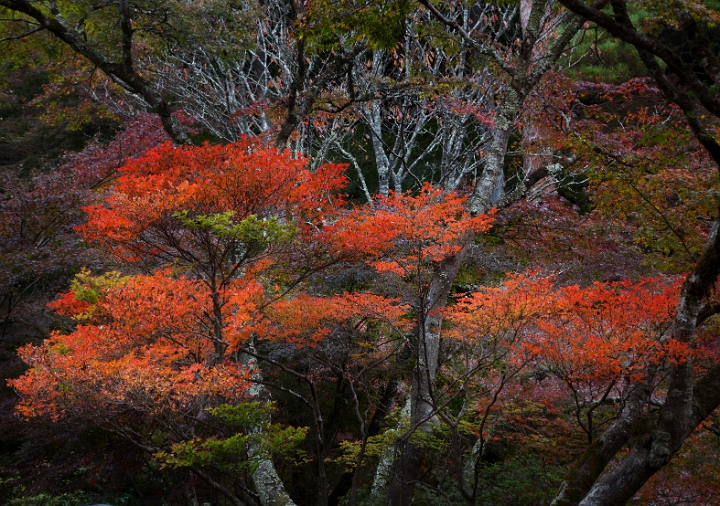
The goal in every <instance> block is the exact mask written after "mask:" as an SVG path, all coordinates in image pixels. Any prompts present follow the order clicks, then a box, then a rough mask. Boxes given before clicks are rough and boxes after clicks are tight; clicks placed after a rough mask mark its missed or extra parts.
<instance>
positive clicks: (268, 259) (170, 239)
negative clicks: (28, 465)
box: [0, 0, 720, 506]
mask: <svg viewBox="0 0 720 506" xmlns="http://www.w3.org/2000/svg"><path fill="white" fill-rule="evenodd" d="M560 3H561V4H564V5H567V6H568V7H569V8H570V9H571V10H573V11H574V12H575V13H576V14H571V13H570V12H568V11H564V10H562V8H561V7H560V6H559V5H556V4H553V3H552V2H547V1H545V0H532V1H530V0H522V1H518V2H500V3H487V4H469V3H464V2H461V3H457V2H450V3H448V2H424V1H421V2H418V3H417V4H415V3H412V2H404V1H402V2H385V3H377V2H370V3H367V2H354V1H342V2H334V3H332V5H330V4H328V3H327V2H324V1H313V2H308V3H305V4H302V5H300V4H298V3H295V2H292V3H291V5H290V8H289V9H287V8H286V7H287V6H286V5H285V4H282V3H281V2H274V1H270V2H262V3H258V4H256V3H254V2H243V3H232V4H228V5H225V4H224V3H217V2H204V3H202V5H201V4H197V5H195V4H193V5H189V4H188V5H186V4H183V3H176V2H140V3H137V2H135V3H127V2H106V3H101V4H97V5H93V6H89V4H87V5H86V4H85V3H75V4H76V5H74V4H73V3H67V2H59V3H57V5H55V4H53V5H51V6H46V5H44V4H41V3H38V2H14V1H12V2H11V1H8V2H1V1H0V4H2V5H3V6H5V10H3V11H2V12H3V15H4V16H5V17H4V18H3V19H2V20H1V22H2V27H0V29H1V30H3V35H2V38H3V43H5V44H11V45H14V46H15V47H20V46H22V48H23V49H22V51H21V53H18V54H20V55H21V56H18V57H17V60H18V61H20V60H23V59H25V56H24V55H26V54H27V55H31V54H33V52H34V51H36V50H37V48H36V46H34V45H33V44H38V43H41V44H42V43H43V42H42V41H48V40H50V39H49V38H48V37H47V33H46V32H47V31H48V30H49V31H50V32H52V33H53V34H54V35H55V36H56V37H59V38H60V39H61V40H64V41H65V42H66V43H68V44H70V46H71V47H72V48H73V49H74V50H75V51H77V52H78V54H80V55H81V57H77V56H74V57H69V56H70V53H69V52H67V51H64V50H63V51H58V52H57V53H56V54H62V55H64V56H63V57H64V58H65V57H68V58H65V60H64V61H63V62H52V64H51V66H50V67H47V69H49V73H48V74H47V75H48V76H50V78H51V82H50V84H49V85H48V86H47V87H46V88H45V94H44V96H43V97H41V98H40V99H39V100H41V101H42V104H47V105H48V107H47V111H46V114H45V115H44V116H45V120H46V121H47V122H49V123H51V124H53V125H57V127H64V126H65V125H70V126H71V127H72V128H76V127H81V126H82V125H90V126H92V125H94V124H95V122H97V121H98V119H99V117H100V116H102V115H107V114H108V113H110V112H112V113H113V114H117V115H118V117H120V118H122V121H123V122H124V123H123V124H122V125H121V128H122V127H124V126H125V125H128V126H127V127H126V128H123V129H122V132H121V133H120V134H119V135H118V136H117V137H116V138H115V139H114V140H112V141H111V142H110V143H109V144H108V145H106V146H103V145H102V143H101V142H99V141H93V142H91V143H90V145H89V146H88V147H87V148H86V149H85V150H84V151H83V152H81V153H79V154H69V155H67V157H66V158H65V160H66V161H65V162H63V163H64V167H62V168H61V169H60V171H55V169H54V168H52V167H49V166H46V167H44V168H43V170H45V171H47V172H48V173H47V174H37V175H35V176H34V179H32V180H22V179H17V178H15V175H14V174H9V173H8V175H7V177H5V176H3V177H5V179H4V181H5V180H6V181H7V182H5V183H3V189H4V190H6V191H5V193H4V194H3V199H4V200H3V201H2V202H1V203H0V209H2V211H3V213H4V214H3V216H5V215H7V216H10V217H11V218H12V219H10V220H3V226H2V228H1V231H2V234H3V237H9V238H11V239H12V240H11V241H10V243H9V244H10V246H11V247H10V248H5V249H2V251H0V253H2V255H3V259H4V260H3V262H4V263H3V264H2V265H3V269H2V270H0V275H3V274H5V273H10V274H12V276H15V277H12V276H10V277H7V279H8V280H9V281H8V282H7V283H5V284H4V286H5V287H6V289H5V291H4V292H3V293H8V294H11V296H10V297H11V299H7V298H6V299H5V302H7V304H8V305H7V307H8V308H10V305H11V302H12V303H14V302H13V301H16V300H18V299H17V295H18V294H19V293H21V291H22V290H23V289H24V286H25V285H24V284H23V283H30V284H32V279H43V280H47V282H48V283H49V284H50V283H52V286H59V285H62V284H63V283H66V282H67V274H71V273H72V272H71V271H73V270H76V269H77V267H79V265H80V263H88V261H89V263H90V265H91V267H92V270H93V272H95V273H97V272H102V271H105V270H108V267H105V265H107V264H108V263H113V265H112V267H110V269H119V270H120V272H121V273H119V272H110V273H106V274H101V275H99V276H97V275H92V274H90V272H89V271H83V272H81V274H80V275H79V276H78V277H77V278H76V280H75V281H74V282H73V283H72V286H71V287H70V290H69V291H65V292H64V293H62V294H61V295H60V298H59V299H58V300H57V301H56V302H55V303H54V304H53V307H54V309H55V310H56V311H58V312H59V313H60V314H62V315H64V317H67V318H70V320H69V321H70V322H71V323H63V326H64V330H63V331H62V332H54V333H52V335H51V336H50V337H49V338H48V339H47V341H46V342H45V343H43V344H40V343H33V345H31V346H26V347H24V348H22V349H21V351H20V353H21V355H22V357H23V359H24V360H25V361H26V362H27V363H28V364H29V365H30V369H29V370H28V372H27V373H26V374H25V375H24V376H22V377H20V378H18V379H15V380H13V382H12V385H13V388H14V389H15V390H16V391H17V392H18V393H20V394H21V401H20V404H19V408H18V409H19V413H21V414H22V415H23V416H25V417H30V418H33V419H50V420H56V423H55V425H54V426H57V427H61V426H63V424H75V425H74V426H76V427H89V426H91V425H93V424H94V425H97V426H99V427H101V428H103V429H105V431H106V432H107V433H111V434H114V435H115V436H113V437H116V438H118V439H120V440H124V441H126V442H130V443H131V445H132V447H133V448H134V450H133V451H137V455H142V457H141V458H142V459H145V464H143V466H144V469H146V470H147V472H148V473H152V474H153V476H156V477H157V478H154V479H157V480H165V479H170V480H171V481H173V480H174V481H175V482H178V483H182V487H181V489H182V490H183V491H184V492H182V493H186V492H187V498H179V495H173V496H172V497H173V499H168V500H170V501H171V502H172V501H180V502H182V501H184V500H187V501H188V502H190V503H193V501H195V502H200V501H201V499H202V500H205V498H207V499H208V500H209V501H211V502H219V503H231V504H248V505H255V504H262V505H263V506H266V505H268V504H283V505H288V506H289V505H291V504H295V503H297V504H320V505H321V506H325V505H326V504H328V505H330V504H332V505H333V506H334V505H335V504H339V503H340V502H341V501H346V502H348V503H349V504H356V503H359V502H360V503H361V502H373V503H388V504H392V505H403V504H409V503H411V502H413V501H416V502H417V501H419V502H428V503H431V502H434V501H436V500H445V501H446V502H450V503H453V504H455V503H466V504H479V503H500V502H502V503H506V504H530V503H533V504H535V503H537V504H547V503H551V502H552V503H553V504H557V505H560V504H616V503H618V504H619V503H624V502H626V501H628V500H631V499H632V497H633V495H634V494H636V493H637V494H638V495H636V496H635V497H636V498H637V500H638V501H644V502H646V503H667V502H671V501H675V500H695V501H696V502H702V501H705V502H709V501H711V500H712V497H713V494H714V493H715V489H716V487H714V484H713V483H712V480H713V476H714V470H713V468H712V465H708V462H710V460H708V459H710V458H711V457H709V453H707V451H706V449H705V448H703V447H702V445H703V441H707V439H708V438H709V437H710V435H711V434H713V433H714V432H713V431H714V430H716V429H717V427H716V425H713V421H715V419H714V418H713V415H712V412H713V410H714V409H715V408H716V407H717V405H718V389H717V379H716V378H717V374H718V371H717V365H716V364H717V323H716V317H714V315H715V314H716V313H717V311H718V308H719V307H720V306H718V304H717V300H716V299H717V296H716V286H715V284H716V279H717V274H718V273H717V266H718V265H719V264H720V262H718V261H717V244H718V242H717V241H718V239H717V224H716V221H715V220H716V217H717V212H718V211H717V202H716V200H717V199H716V198H715V194H716V193H717V156H716V155H717V152H718V151H717V145H716V144H717V140H716V139H715V135H714V132H715V130H716V119H717V114H716V112H714V111H715V109H716V104H715V102H716V100H715V99H714V88H713V87H712V85H710V86H708V83H710V82H715V81H716V80H717V79H716V77H717V76H716V74H717V72H716V68H715V67H716V66H717V65H716V62H715V60H716V58H715V57H714V56H713V55H712V54H709V53H708V51H707V48H709V47H710V48H712V47H714V46H713V44H714V41H713V39H712V37H713V33H714V32H713V26H712V23H713V22H714V20H715V18H716V9H714V8H712V7H708V6H707V5H704V4H703V5H701V4H698V3H690V2H679V3H677V5H675V6H674V7H673V8H674V9H675V10H670V9H669V8H668V7H667V5H665V4H662V5H659V4H658V5H653V4H651V3H648V2H638V3H633V2H626V1H624V0H611V1H605V2H603V1H598V2H595V3H594V4H592V5H590V4H588V3H583V2H578V1H574V0H568V1H563V2H560ZM606 5H607V6H608V7H607V8H605V7H606ZM53 6H54V7H53ZM33 9H34V10H33ZM23 12H24V14H22V13H23ZM584 18H588V19H591V20H593V21H595V22H596V23H598V25H599V26H601V27H604V28H605V29H607V30H608V31H609V32H610V33H611V35H614V36H618V37H620V38H622V39H623V40H625V41H626V42H628V43H630V44H634V45H635V46H636V47H638V48H640V50H641V52H640V53H639V58H640V60H641V61H643V62H644V65H646V70H647V74H648V75H649V77H643V76H642V75H641V74H642V72H643V70H642V69H640V68H636V67H637V65H635V66H634V67H633V75H635V76H636V77H635V78H633V79H631V80H630V81H628V82H624V83H620V82H613V83H603V82H602V81H601V80H600V77H599V76H604V75H605V74H602V73H600V74H597V75H596V76H595V82H585V81H582V80H579V79H578V76H582V77H583V78H584V79H588V78H589V79H592V77H593V75H594V74H593V72H594V71H593V68H592V67H588V66H587V65H585V64H584V63H583V60H584V59H588V58H589V59H590V60H592V61H593V62H594V61H602V60H603V59H606V58H611V59H612V58H615V56H613V55H614V54H615V53H612V54H609V53H607V52H604V51H605V49H606V48H605V46H602V47H601V46H598V45H596V44H597V40H595V41H594V42H588V40H587V37H590V36H591V35H592V34H593V33H595V34H597V29H596V28H595V27H594V26H592V25H588V24H584V23H585V19H584ZM68 19H69V20H73V23H70V24H68V22H67V20H68ZM161 19H162V20H163V21H159V20H161ZM118 20H119V21H118ZM56 21H57V23H56ZM46 25H47V26H46ZM206 26H207V27H211V29H210V32H208V29H206ZM27 27H30V31H27V30H24V29H23V28H27ZM34 30H37V32H34ZM31 32H32V33H31ZM575 34H578V35H577V36H576V35H575ZM581 37H586V39H585V40H580V38H581ZM601 38H602V40H607V37H606V35H602V36H601ZM680 39H682V40H683V41H685V42H687V44H686V45H685V46H686V47H687V48H688V49H687V51H684V52H682V54H681V53H680V52H677V51H676V50H675V46H674V45H673V44H674V42H672V40H675V41H677V40H680ZM588 43H589V44H590V47H589V50H590V51H594V54H592V55H583V56H579V53H578V51H579V50H580V49H583V50H584V49H587V48H588ZM8 47H9V46H8ZM643 51H644V52H645V53H643ZM50 52H52V51H50ZM48 54H49V53H48ZM650 54H653V55H656V56H657V57H659V58H661V59H662V60H663V61H664V64H665V65H666V66H664V67H662V68H660V67H658V66H657V64H656V61H655V59H654V57H652V56H648V55H650ZM46 57H47V54H46ZM87 58H89V61H91V62H92V63H93V64H94V65H96V66H98V67H99V68H100V69H101V70H103V71H104V72H106V75H107V76H109V77H108V78H105V77H101V75H100V74H98V73H96V72H95V69H93V68H91V67H89V66H88V65H87V61H86V59H87ZM578 58H579V59H578ZM51 59H52V58H51ZM691 60H692V61H691ZM37 65H39V66H41V67H42V68H43V69H45V68H46V67H45V66H46V65H47V61H46V60H43V61H42V62H40V61H39V60H38V63H37ZM578 67H579V68H580V70H577V69H578ZM700 68H702V72H701V71H700ZM612 69H614V67H612V68H611V70H612ZM43 72H44V70H43ZM611 74H612V72H611ZM113 80H114V81H115V82H111V81H113ZM715 84H717V83H715ZM123 87H124V89H125V90H127V91H129V92H130V93H129V94H127V93H125V92H123V91H122V89H121V88H123ZM70 90H73V91H72V93H74V95H72V97H73V98H72V101H68V102H66V101H65V100H66V99H65V98H63V97H69V96H70V95H67V93H69V92H70ZM688 90H690V91H692V93H686V92H687V91H688ZM133 94H134V96H133ZM56 97H60V98H59V100H58V101H57V102H54V101H55V100H56ZM76 98H77V99H78V100H79V102H74V100H76ZM37 103H38V104H39V103H41V102H40V101H38V102H37ZM75 103H77V104H78V106H77V107H75V106H74V105H73V104H75ZM68 104H70V107H69V108H68V107H66V105H68ZM145 108H146V109H147V110H149V111H153V112H155V113H159V119H151V116H150V115H148V114H146V113H137V110H138V109H145ZM180 109H184V110H185V111H186V112H187V113H175V114H173V112H172V111H174V110H175V111H177V110H180ZM131 115H132V116H133V119H132V120H130V122H129V123H125V122H128V118H129V117H130V116H131ZM197 125H201V126H202V128H203V129H204V131H202V132H200V134H201V135H203V136H205V137H202V138H210V139H213V141H216V140H218V139H225V140H230V141H234V142H233V143H232V144H228V145H224V146H223V145H211V144H204V145H200V146H197V147H192V148H191V147H187V146H184V147H183V146H180V147H178V146H174V145H172V144H169V143H166V144H162V145H160V146H158V145H159V144H160V143H161V142H164V141H166V140H167V139H168V138H167V137H166V135H165V134H163V133H162V128H164V129H165V130H166V132H167V133H169V134H170V137H171V138H173V139H174V140H175V141H176V142H179V143H180V144H185V143H187V142H189V137H188V134H189V133H190V132H191V126H197ZM196 132H197V130H196ZM244 135H250V136H252V135H257V136H258V138H255V139H251V138H247V137H244ZM269 144H274V145H275V146H278V147H285V146H288V147H290V148H291V151H282V150H279V149H272V148H268V147H267V146H268V145H269ZM151 148H153V149H151ZM301 153H306V154H307V155H308V157H306V156H304V155H303V154H301ZM311 156H312V157H313V158H310V157H311ZM128 158H131V159H130V160H128ZM327 161H343V162H348V163H349V164H350V167H349V168H348V167H347V166H345V165H341V164H334V163H326V162H327ZM348 169H352V170H348ZM348 179H353V181H352V183H353V184H355V187H352V186H351V187H348ZM408 189H409V191H408ZM346 191H347V192H348V193H349V195H343V194H342V193H343V192H346ZM376 191H377V193H378V194H377V195H375V194H374V193H375V192H376ZM557 194H559V196H558V195H557ZM358 196H359V197H360V198H361V199H362V200H364V204H360V203H356V202H353V200H352V199H353V198H355V197H358ZM6 197H7V198H6ZM90 199H92V200H93V201H94V202H95V203H94V204H92V205H90V206H87V207H86V208H85V209H86V213H87V216H88V220H89V221H88V222H87V223H86V224H84V225H82V226H80V227H78V228H77V230H78V232H79V233H80V234H81V235H82V237H83V238H84V239H85V241H86V245H85V246H83V245H80V243H79V242H78V241H77V237H76V236H75V234H74V232H73V231H72V227H73V226H75V225H77V224H78V223H79V222H80V221H81V220H82V217H81V214H80V212H79V206H80V205H86V204H87V203H88V202H89V201H90ZM493 208H496V210H493V211H491V209H493ZM48 223H49V224H48ZM28 227H30V228H32V229H33V231H34V230H35V229H42V230H44V231H46V232H48V233H50V234H52V238H53V240H52V241H50V242H46V241H45V238H46V236H47V234H45V233H41V235H40V236H37V234H34V235H32V237H31V236H30V235H28V234H27V233H28V232H29V229H28ZM491 227H492V229H491ZM19 232H22V233H19ZM23 234H24V235H23ZM16 237H20V238H21V240H16V239H15V238H16ZM38 237H39V238H40V239H39V241H38ZM23 241H24V242H23ZM17 245H19V246H21V247H20V248H17V247H16V246H17ZM51 245H52V248H49V246H51ZM87 246H91V247H93V248H95V249H94V250H89V249H87ZM3 247H4V246H3ZM89 255H92V257H90V256H89ZM27 258H31V259H32V260H33V261H32V262H25V264H24V265H23V261H24V260H23V259H27ZM70 264H72V265H70ZM5 266H7V268H5ZM20 267H23V269H24V270H23V269H21V268H20ZM507 271H511V272H514V274H513V273H507V274H506V272H507ZM518 272H525V274H517V273H518ZM679 272H681V273H685V274H683V275H682V276H679V275H677V273H679ZM18 273H20V274H18ZM552 273H556V274H555V275H550V274H552ZM688 273H689V274H688ZM33 276H34V277H33ZM20 278H22V280H23V281H18V280H19V279H20ZM3 279H4V278H3ZM598 279H599V280H602V281H597V280H598ZM27 280H29V281H27ZM43 282H44V281H43ZM576 283H577V285H576ZM49 284H48V286H50V285H49ZM28 286H29V285H28ZM65 290H67V289H66V288H65ZM29 293H30V292H27V294H29ZM27 294H26V295H27ZM8 300H10V301H9V302H8ZM33 302H34V303H35V304H38V303H39V302H38V301H33ZM13 311H15V309H14V308H13ZM8 314H9V312H8ZM16 314H18V313H16ZM13 318H14V316H13ZM18 321H20V320H18ZM13 328H14V327H13ZM271 399H272V402H271ZM271 419H272V421H273V422H274V423H271ZM56 430H57V429H56ZM283 445H286V446H287V448H286V449H283V448H282V447H283ZM88 458H91V457H88ZM95 458H97V457H95ZM139 458H140V457H139ZM83 465H84V464H83ZM98 466H100V467H101V465H100V464H98ZM158 466H161V468H160V469H158ZM93 472H94V471H93ZM98 473H99V472H98ZM655 473H657V474H655ZM678 473H681V474H682V473H685V474H683V476H685V477H687V476H690V475H692V477H693V478H692V479H684V484H685V486H684V487H683V488H682V489H681V488H677V490H676V491H668V483H670V482H671V480H672V479H673V476H677V475H678ZM621 475H622V476H628V477H631V479H630V480H629V481H627V482H623V481H622V480H620V478H619V477H621ZM158 483H159V482H158ZM310 483H312V487H308V484H310ZM644 484H645V485H644ZM149 487H150V486H149ZM158 487H159V486H155V488H156V489H158V490H159V488H158ZM641 487H642V488H641ZM140 488H142V487H140ZM36 490H37V489H36ZM638 491H639V493H638ZM133 493H138V494H141V492H137V490H136V491H135V492H133ZM154 493H155V492H153V494H154ZM153 497H156V496H155V495H153ZM693 497H694V499H693Z"/></svg>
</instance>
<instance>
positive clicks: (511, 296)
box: [447, 275, 689, 386]
mask: <svg viewBox="0 0 720 506" xmlns="http://www.w3.org/2000/svg"><path fill="white" fill-rule="evenodd" d="M679 289H680V283H679V281H677V280H676V281H675V282H668V281H666V280H664V279H662V278H653V279H643V280H641V281H639V282H637V283H632V282H629V281H628V282H621V283H597V282H596V283H594V284H592V285H590V286H588V287H584V288H583V287H579V286H568V287H562V288H554V287H553V283H552V278H538V277H533V276H525V275H512V276H510V277H509V279H508V281H507V282H506V283H505V284H504V285H503V286H501V287H499V288H485V289H482V290H481V291H480V292H478V293H475V294H472V295H471V296H469V297H466V298H463V299H461V300H460V301H459V302H458V304H457V305H455V306H453V307H452V308H450V309H449V310H448V311H447V316H448V319H449V320H450V321H451V322H452V324H453V326H454V328H453V330H452V336H453V337H455V338H456V339H461V340H470V341H478V342H482V341H487V340H489V339H492V340H496V341H497V340H501V341H502V342H503V343H504V345H505V346H507V347H510V348H511V349H512V351H513V353H514V355H513V358H512V360H513V361H514V362H515V363H524V362H525V361H526V360H527V359H528V358H529V357H532V358H533V361H534V363H535V364H536V365H538V366H540V367H544V368H547V370H549V371H550V372H552V373H553V374H555V375H557V376H558V377H560V378H562V379H563V380H564V381H566V382H567V383H568V384H572V385H575V386H578V385H589V384H594V383H601V384H607V383H608V382H612V381H618V380H638V379H642V376H643V374H644V371H645V370H646V368H647V367H648V366H649V365H650V364H654V363H658V362H660V361H662V360H672V361H677V360H682V359H683V358H684V357H686V356H687V355H688V353H689V350H688V349H687V348H686V347H685V346H682V345H681V343H678V342H676V341H674V340H673V339H671V338H669V337H668V336H667V335H666V331H667V330H668V328H669V325H670V322H671V321H672V318H673V316H674V311H675V308H676V307H677V301H678V295H679Z"/></svg>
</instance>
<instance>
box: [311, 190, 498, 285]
mask: <svg viewBox="0 0 720 506" xmlns="http://www.w3.org/2000/svg"><path fill="white" fill-rule="evenodd" d="M466 200H467V199H466V197H463V196H460V195H457V194H456V193H452V192H445V191H443V190H442V189H439V188H433V187H432V186H431V185H430V184H429V183H425V184H424V185H423V187H422V189H421V191H420V192H419V193H418V194H417V195H412V194H411V193H409V192H408V193H403V194H396V193H392V192H391V193H390V195H389V196H388V197H387V198H378V200H377V201H376V203H375V206H374V207H370V206H365V207H361V208H357V209H353V210H352V211H351V212H349V213H347V214H345V215H343V216H341V217H340V218H339V219H338V220H337V221H336V222H335V223H334V224H333V226H329V227H325V230H324V236H323V238H324V240H325V241H326V242H327V243H328V244H329V245H331V247H334V248H336V249H342V250H344V251H351V252H355V254H356V255H362V256H365V257H369V258H371V259H372V258H373V257H374V260H372V261H371V265H373V266H374V267H375V268H376V269H377V270H378V271H381V272H384V271H385V272H387V271H390V272H395V273H397V274H399V275H401V276H407V275H409V274H412V273H413V272H414V270H416V269H417V268H419V267H420V266H421V265H426V264H429V263H432V262H439V261H441V260H442V259H443V258H445V257H447V256H449V255H452V254H453V253H457V252H458V251H459V250H460V249H461V248H462V244H461V242H462V239H463V238H464V237H466V235H467V234H468V233H469V232H474V233H482V232H485V231H487V230H488V229H489V228H490V225H491V223H492V219H493V218H492V215H493V214H494V211H493V212H491V213H490V214H489V215H480V216H477V217H471V216H470V215H469V213H468V212H467V211H466V209H465V202H466Z"/></svg>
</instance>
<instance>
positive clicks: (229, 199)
mask: <svg viewBox="0 0 720 506" xmlns="http://www.w3.org/2000/svg"><path fill="white" fill-rule="evenodd" d="M344 169H345V167H344V166H342V165H337V164H325V165H322V166H320V167H319V168H318V169H317V170H315V171H314V172H311V171H310V169H309V168H308V160H307V159H306V158H303V157H297V158H293V157H292V156H291V154H290V153H289V152H280V151H277V150H275V149H273V148H261V147H260V146H259V145H257V144H256V143H253V142H251V141H249V140H246V139H244V140H241V141H238V142H236V143H233V144H229V145H226V146H210V145H208V144H205V145H203V146H201V147H188V146H173V145H171V144H169V143H167V144H163V145H161V146H159V147H157V148H155V149H153V150H151V151H150V152H148V153H147V154H146V155H145V156H144V157H142V158H140V159H138V160H134V161H131V162H130V163H128V164H127V165H125V166H124V167H123V168H122V169H121V173H122V176H121V177H120V178H118V180H117V183H116V185H115V188H114V191H113V193H112V194H111V196H110V197H108V199H107V200H106V201H105V203H104V205H94V206H88V207H86V208H85V211H86V212H87V213H88V216H89V222H88V223H87V224H86V225H84V226H81V227H79V231H80V232H81V233H82V235H83V236H84V237H85V238H86V239H88V240H91V241H93V242H95V243H97V244H99V245H101V246H103V247H105V248H106V249H108V250H110V251H114V252H115V253H116V254H118V255H119V256H120V257H121V258H123V259H124V260H139V259H140V258H141V257H143V256H146V255H158V254H162V253H167V252H168V251H170V250H172V249H173V244H174V243H175V241H182V238H178V239H175V237H176V236H177V235H178V234H177V228H178V224H177V220H175V219H174V218H173V215H174V214H175V213H177V212H181V211H187V210H191V211H192V212H193V213H194V214H196V215H211V214H216V213H222V212H227V211H233V212H234V213H235V214H234V216H233V218H234V219H235V220H237V221H240V220H243V219H246V218H248V217H250V216H256V217H258V218H260V219H262V218H270V217H275V218H284V219H291V218H293V217H294V218H295V219H298V218H304V219H306V218H312V221H313V222H316V221H321V220H322V219H323V215H324V213H325V212H327V209H328V208H329V207H330V208H331V209H332V208H334V206H336V205H337V204H338V203H341V200H340V199H339V198H338V197H337V196H336V195H334V192H336V191H337V190H339V189H341V188H342V187H344V185H345V182H346V180H345V177H344V176H343V175H342V173H343V171H344ZM328 204H330V206H328ZM292 221H294V220H292ZM170 254H171V255H173V254H174V255H175V256H179V255H178V254H176V253H170Z"/></svg>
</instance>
